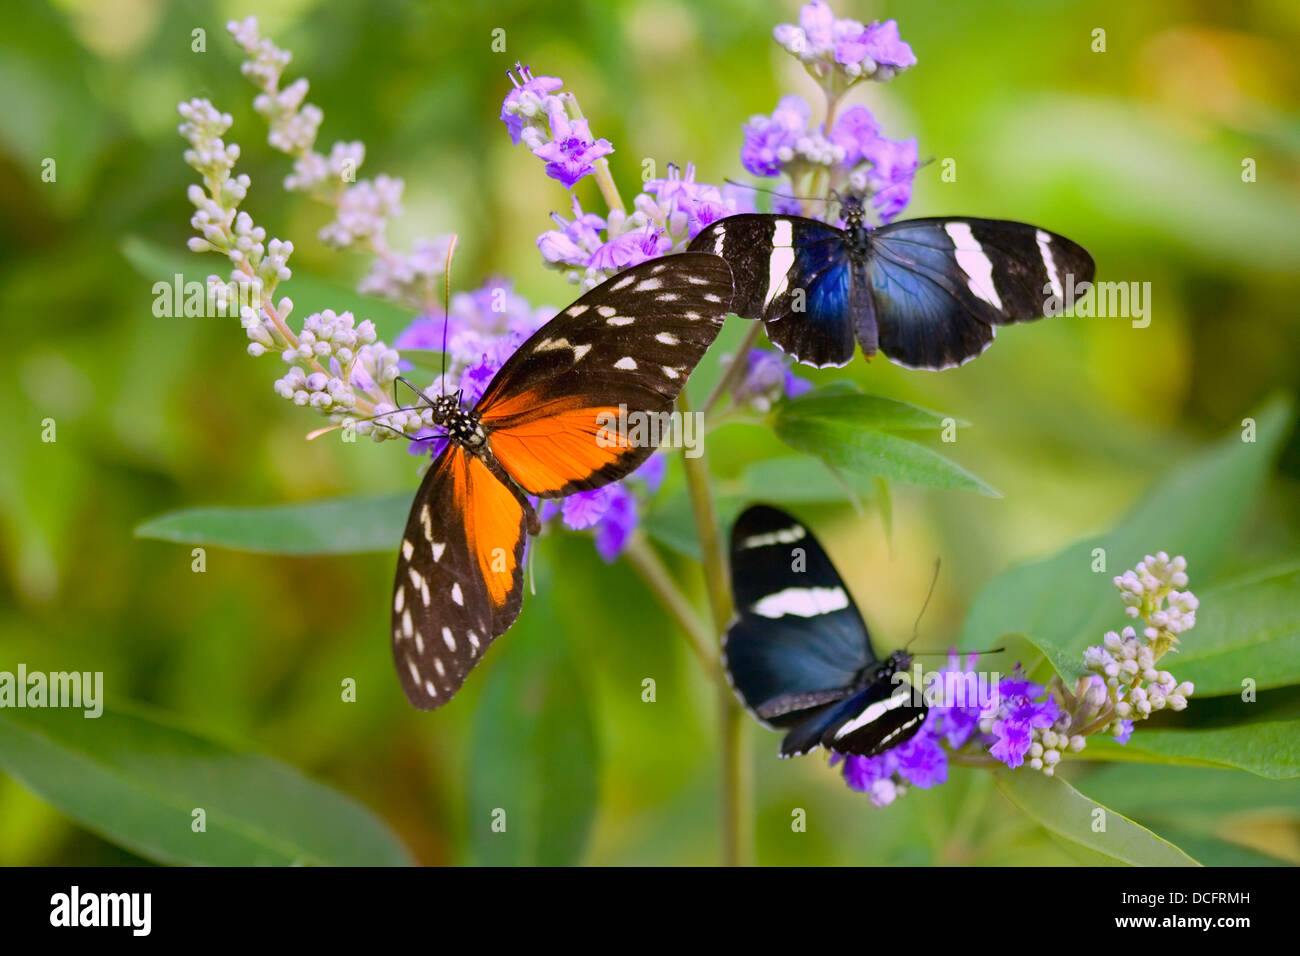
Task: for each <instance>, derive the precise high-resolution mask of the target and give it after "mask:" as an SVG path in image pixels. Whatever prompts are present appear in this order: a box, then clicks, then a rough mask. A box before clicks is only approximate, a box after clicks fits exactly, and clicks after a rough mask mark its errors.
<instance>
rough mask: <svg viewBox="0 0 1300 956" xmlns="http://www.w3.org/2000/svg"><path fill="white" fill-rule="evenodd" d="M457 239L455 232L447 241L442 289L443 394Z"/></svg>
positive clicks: (439, 383)
mask: <svg viewBox="0 0 1300 956" xmlns="http://www.w3.org/2000/svg"><path fill="white" fill-rule="evenodd" d="M456 239H457V236H456V234H455V233H454V232H453V233H452V234H451V241H450V242H448V243H447V268H446V269H445V270H443V275H444V276H445V277H446V283H445V285H444V286H443V290H442V372H441V374H440V375H439V376H438V385H439V387H440V388H441V389H442V394H443V395H446V394H447V327H448V326H449V325H451V257H452V256H453V255H454V254H455V252H456ZM407 384H408V385H409V384H410V383H409V382H408V383H407ZM421 394H423V393H421Z"/></svg>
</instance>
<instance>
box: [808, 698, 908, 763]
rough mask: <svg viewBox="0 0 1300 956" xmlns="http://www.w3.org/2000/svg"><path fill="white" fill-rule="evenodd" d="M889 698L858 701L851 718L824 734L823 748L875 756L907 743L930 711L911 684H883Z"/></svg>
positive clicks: (850, 715) (831, 727) (834, 725)
mask: <svg viewBox="0 0 1300 956" xmlns="http://www.w3.org/2000/svg"><path fill="white" fill-rule="evenodd" d="M883 692H884V694H886V695H887V696H884V697H882V698H877V697H875V696H873V695H863V696H862V699H861V700H857V699H855V706H854V707H852V708H851V709H850V714H849V716H848V717H847V718H846V719H844V720H842V721H840V722H837V723H836V724H833V725H832V726H830V727H828V728H827V729H826V730H825V731H823V734H822V741H821V742H822V746H824V747H826V748H827V749H829V750H834V751H835V752H836V753H842V754H850V755H853V756H856V757H875V756H878V755H879V754H882V753H884V752H885V751H886V750H889V749H890V748H891V747H897V746H899V745H900V744H903V743H906V742H907V741H908V740H910V739H912V737H914V736H915V735H916V732H917V731H918V730H920V729H921V725H922V724H924V723H925V718H926V715H927V714H928V713H929V708H928V707H927V706H926V705H925V703H924V702H923V701H922V700H920V699H917V698H919V694H916V693H914V691H913V688H912V687H911V685H910V684H906V683H903V684H898V685H895V684H893V683H889V684H887V685H883Z"/></svg>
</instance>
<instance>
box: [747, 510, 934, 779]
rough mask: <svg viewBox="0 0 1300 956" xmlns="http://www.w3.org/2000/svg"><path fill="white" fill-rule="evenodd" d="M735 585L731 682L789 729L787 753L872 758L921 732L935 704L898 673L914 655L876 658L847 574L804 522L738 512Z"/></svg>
mask: <svg viewBox="0 0 1300 956" xmlns="http://www.w3.org/2000/svg"><path fill="white" fill-rule="evenodd" d="M731 589H732V594H733V596H734V598H735V604H736V618H735V620H733V621H732V623H731V626H730V627H729V628H728V630H727V633H726V636H725V637H724V639H723V665H724V667H725V669H726V673H727V679H728V680H729V681H730V682H731V686H732V688H733V689H734V690H735V692H736V696H738V697H739V698H740V701H741V703H743V704H744V705H745V707H746V708H747V709H748V710H749V711H750V713H752V714H753V715H754V716H755V717H757V718H758V720H759V721H760V722H762V723H763V724H764V726H767V727H769V728H772V729H774V730H776V729H779V730H785V731H786V735H785V739H784V740H783V741H782V742H781V756H782V757H793V756H797V755H799V754H806V753H809V752H810V751H812V750H815V749H817V748H818V747H825V748H827V749H828V750H832V751H835V752H837V753H842V754H852V755H855V756H859V757H874V756H876V755H877V754H880V753H883V752H884V751H886V750H889V749H890V748H891V747H897V746H898V745H899V744H902V743H904V742H906V741H908V740H910V739H911V738H912V736H913V735H914V734H915V733H916V732H917V731H918V730H920V729H921V725H922V724H923V723H924V722H925V717H926V714H927V712H928V708H927V707H926V705H925V703H924V701H923V700H922V699H921V696H920V694H914V693H913V690H912V687H911V685H910V684H908V683H906V682H896V680H895V676H894V675H895V674H899V673H902V672H905V671H906V670H907V669H908V667H910V666H911V663H912V658H911V655H909V654H908V653H906V652H905V651H895V652H894V653H893V654H891V655H890V656H889V657H887V658H885V659H884V660H883V661H882V660H878V659H877V658H876V655H875V652H874V651H873V650H872V648H871V636H870V634H868V633H867V625H866V624H865V623H864V622H863V620H862V615H861V614H859V613H858V608H857V605H855V604H854V603H853V598H852V597H851V596H850V595H849V592H848V589H847V588H845V587H844V582H843V580H841V578H840V576H839V574H838V573H837V572H836V570H835V567H834V565H832V564H831V561H830V558H828V557H827V556H826V552H825V551H824V550H823V549H822V547H821V545H820V544H818V543H817V539H816V538H814V537H813V536H812V533H811V532H810V531H809V530H808V529H807V528H806V527H805V526H804V525H803V524H801V523H800V522H799V521H798V520H797V519H795V518H793V517H791V516H790V515H788V514H786V513H785V512H784V511H780V510H778V509H776V508H772V507H769V506H767V505H755V506H753V507H751V508H749V509H747V510H746V511H745V512H744V513H743V514H741V516H740V517H739V518H738V519H736V524H735V527H734V528H733V529H732V532H731Z"/></svg>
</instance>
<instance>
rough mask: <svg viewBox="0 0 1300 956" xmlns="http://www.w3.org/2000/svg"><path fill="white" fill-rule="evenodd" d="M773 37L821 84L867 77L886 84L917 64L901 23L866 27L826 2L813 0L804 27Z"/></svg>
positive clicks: (785, 28)
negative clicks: (902, 34) (900, 31)
mask: <svg viewBox="0 0 1300 956" xmlns="http://www.w3.org/2000/svg"><path fill="white" fill-rule="evenodd" d="M772 35H773V36H774V37H775V38H776V42H777V43H779V44H781V46H783V47H784V48H785V49H786V51H787V52H788V53H789V54H790V55H791V56H794V57H797V58H798V59H799V61H800V62H801V63H803V65H804V66H805V67H806V68H807V70H808V72H809V73H811V74H812V76H813V78H814V79H817V80H819V81H825V80H828V79H830V78H832V77H835V78H836V79H838V80H839V82H840V83H841V84H844V85H846V86H847V85H849V84H852V83H854V82H856V81H857V80H860V79H864V78H870V79H873V80H878V81H881V82H883V81H885V80H889V79H892V78H893V77H894V75H895V74H897V73H901V72H902V71H903V70H905V69H907V68H908V67H910V66H915V65H916V57H915V56H914V55H913V53H912V48H911V47H910V46H908V45H907V44H906V43H904V42H903V41H902V40H901V39H900V38H899V36H898V24H897V23H896V22H895V21H893V20H885V21H884V22H883V23H882V22H880V21H876V22H875V23H871V24H869V25H865V26H864V25H863V24H862V23H859V22H858V21H857V20H848V19H838V18H837V17H836V16H835V14H834V12H833V11H832V10H831V8H830V5H829V4H827V3H825V2H823V0H813V2H812V3H808V4H805V5H804V6H803V7H802V8H801V9H800V10H799V25H798V26H795V25H794V24H793V23H783V24H781V25H780V26H778V27H777V28H776V29H775V30H773V31H772Z"/></svg>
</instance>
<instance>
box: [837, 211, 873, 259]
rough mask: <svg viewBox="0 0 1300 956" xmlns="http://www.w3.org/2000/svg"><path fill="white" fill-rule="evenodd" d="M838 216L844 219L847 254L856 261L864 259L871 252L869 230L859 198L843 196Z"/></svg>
mask: <svg viewBox="0 0 1300 956" xmlns="http://www.w3.org/2000/svg"><path fill="white" fill-rule="evenodd" d="M840 214H841V215H842V216H843V217H844V234H845V236H846V238H847V242H848V247H849V253H850V254H851V255H852V256H853V257H854V258H856V259H862V258H864V257H865V256H866V255H867V254H868V253H869V252H870V251H871V230H870V229H869V228H867V225H866V222H865V218H866V217H865V214H864V212H863V210H862V199H861V197H859V196H845V197H844V198H843V199H842V200H841V201H840Z"/></svg>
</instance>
